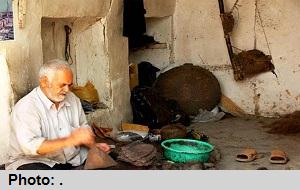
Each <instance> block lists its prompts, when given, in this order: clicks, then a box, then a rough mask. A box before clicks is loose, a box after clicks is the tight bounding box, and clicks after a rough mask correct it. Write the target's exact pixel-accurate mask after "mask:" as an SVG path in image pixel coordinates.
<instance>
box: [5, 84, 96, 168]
mask: <svg viewBox="0 0 300 190" xmlns="http://www.w3.org/2000/svg"><path fill="white" fill-rule="evenodd" d="M11 127H12V130H11V134H10V151H11V152H10V161H9V163H8V164H6V169H8V170H16V169H17V168H18V167H19V166H21V165H24V164H29V163H37V162H39V163H44V164H47V165H48V166H50V167H53V166H54V165H55V164H65V163H70V164H72V165H73V166H79V165H81V164H83V162H84V161H85V159H86V157H87V149H86V148H85V147H67V148H64V149H62V150H60V151H57V152H54V153H51V154H46V155H39V154H38V153H37V150H38V149H39V147H40V146H41V144H42V143H43V142H44V141H45V140H52V139H57V138H62V137H66V136H69V135H70V134H71V132H72V130H74V129H76V128H79V127H90V126H88V124H87V121H86V117H85V114H84V112H83V109H82V106H81V103H80V100H79V98H77V97H76V96H75V95H74V94H73V93H72V92H69V93H68V94H67V95H66V98H65V99H64V101H62V102H61V103H60V104H59V107H58V109H56V107H55V104H54V103H53V102H51V101H50V100H49V99H48V98H47V97H46V95H45V94H44V93H43V92H42V90H41V89H40V87H37V88H35V89H33V90H32V91H31V92H30V93H29V94H27V95H26V96H25V97H23V98H22V99H21V100H20V101H18V102H17V104H16V105H15V107H14V109H13V112H12V115H11Z"/></svg>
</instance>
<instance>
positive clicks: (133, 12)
mask: <svg viewBox="0 0 300 190" xmlns="http://www.w3.org/2000/svg"><path fill="white" fill-rule="evenodd" d="M145 14H146V10H145V9H144V1H143V0H124V12H123V36H127V37H133V36H141V35H143V34H144V33H145V32H146V21H145V16H144V15H145Z"/></svg>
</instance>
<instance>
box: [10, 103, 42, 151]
mask: <svg viewBox="0 0 300 190" xmlns="http://www.w3.org/2000/svg"><path fill="white" fill-rule="evenodd" d="M12 132H13V133H15V135H16V137H17V138H16V139H17V141H18V143H19V145H20V148H21V149H22V151H23V152H24V154H25V155H38V153H37V150H38V149H39V147H40V146H41V144H42V143H43V142H44V141H45V140H46V138H45V137H42V131H41V123H40V118H39V116H38V113H37V112H36V111H34V109H30V108H27V109H26V110H24V108H17V109H16V110H14V111H13V113H12Z"/></svg>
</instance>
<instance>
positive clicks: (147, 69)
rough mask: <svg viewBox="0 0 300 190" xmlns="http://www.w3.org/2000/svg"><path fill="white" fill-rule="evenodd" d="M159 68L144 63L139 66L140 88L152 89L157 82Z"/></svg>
mask: <svg viewBox="0 0 300 190" xmlns="http://www.w3.org/2000/svg"><path fill="white" fill-rule="evenodd" d="M158 71H160V69H159V68H157V67H154V66H153V65H152V64H151V63H149V62H146V61H143V62H141V63H139V64H138V78H139V85H140V86H148V87H151V86H152V85H153V83H154V81H155V80H156V73H157V72H158Z"/></svg>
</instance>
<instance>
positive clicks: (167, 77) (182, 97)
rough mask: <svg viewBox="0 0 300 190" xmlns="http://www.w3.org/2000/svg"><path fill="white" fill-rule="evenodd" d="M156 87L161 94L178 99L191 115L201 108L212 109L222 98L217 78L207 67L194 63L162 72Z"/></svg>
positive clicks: (182, 107) (185, 110) (184, 109)
mask: <svg viewBox="0 0 300 190" xmlns="http://www.w3.org/2000/svg"><path fill="white" fill-rule="evenodd" d="M154 88H155V89H156V90H157V91H158V93H159V95H161V96H163V97H165V98H167V99H173V100H176V101H177V102H178V104H179V105H180V107H181V109H182V110H183V111H184V112H186V113H187V114H189V115H197V114H198V113H199V109H204V110H208V111H210V110H212V109H213V108H214V107H215V106H216V105H218V103H219V102H220V98H221V88H220V84H219V82H218V80H217V78H216V77H215V76H214V75H213V74H212V73H211V72H210V71H208V70H207V69H204V68H202V67H200V66H194V65H192V64H184V65H182V66H179V67H175V68H173V69H171V70H168V71H166V72H164V73H162V74H161V75H159V77H158V78H157V80H156V82H155V83H154Z"/></svg>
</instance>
